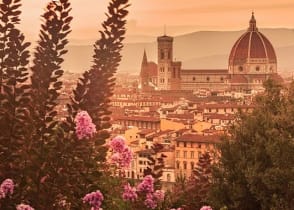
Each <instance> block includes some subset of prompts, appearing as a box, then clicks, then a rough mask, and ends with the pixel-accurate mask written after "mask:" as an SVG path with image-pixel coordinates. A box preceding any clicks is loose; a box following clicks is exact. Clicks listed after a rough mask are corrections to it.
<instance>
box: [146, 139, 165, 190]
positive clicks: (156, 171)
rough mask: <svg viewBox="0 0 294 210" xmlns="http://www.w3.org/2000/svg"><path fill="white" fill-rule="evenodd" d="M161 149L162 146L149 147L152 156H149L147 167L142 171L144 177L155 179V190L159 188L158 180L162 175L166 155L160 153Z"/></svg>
mask: <svg viewBox="0 0 294 210" xmlns="http://www.w3.org/2000/svg"><path fill="white" fill-rule="evenodd" d="M162 149H163V145H162V144H158V143H157V144H154V145H153V146H152V147H151V150H152V151H153V152H154V153H153V154H151V155H149V156H148V157H147V158H148V167H147V168H146V169H144V177H145V176H147V175H151V176H152V177H153V178H154V179H155V183H154V185H155V187H156V188H157V189H160V188H161V185H160V178H161V177H162V174H163V169H164V158H166V155H164V154H163V153H161V151H162Z"/></svg>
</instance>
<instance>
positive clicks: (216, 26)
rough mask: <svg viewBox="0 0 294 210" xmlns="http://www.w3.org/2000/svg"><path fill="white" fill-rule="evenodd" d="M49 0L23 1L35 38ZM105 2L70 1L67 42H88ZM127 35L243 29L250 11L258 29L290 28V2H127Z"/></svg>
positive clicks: (293, 4)
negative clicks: (70, 13)
mask: <svg viewBox="0 0 294 210" xmlns="http://www.w3.org/2000/svg"><path fill="white" fill-rule="evenodd" d="M48 1H49V0H23V1H22V2H23V14H22V28H23V30H24V32H25V33H26V34H27V35H29V36H30V38H31V39H33V40H35V39H36V38H37V33H38V30H39V25H40V14H41V13H42V11H43V8H44V7H45V4H46V2H48ZM107 2H108V0H71V3H72V8H73V11H72V15H73V16H74V20H73V24H72V28H73V32H72V34H71V35H70V36H71V37H70V38H71V39H74V40H76V39H78V40H92V39H95V37H96V36H97V28H98V26H99V22H101V21H102V20H103V19H104V12H105V11H106V7H107ZM130 3H131V4H132V6H131V7H130V14H129V17H128V19H129V27H128V35H152V36H156V35H158V34H161V33H162V31H163V26H164V25H167V32H168V33H169V34H171V35H176V34H182V33H187V32H192V31H199V30H240V29H245V28H247V25H248V21H249V18H250V15H251V11H252V10H254V11H255V14H256V15H255V16H256V19H257V24H258V26H259V27H262V28H269V27H285V28H294V21H293V20H294V12H293V11H294V1H293V0H246V1H245V0H244V1H242V0H131V1H130Z"/></svg>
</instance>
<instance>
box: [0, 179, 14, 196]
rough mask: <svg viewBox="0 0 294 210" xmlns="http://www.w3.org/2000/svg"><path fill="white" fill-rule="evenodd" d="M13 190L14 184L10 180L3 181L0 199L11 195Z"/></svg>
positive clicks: (0, 186) (0, 187)
mask: <svg viewBox="0 0 294 210" xmlns="http://www.w3.org/2000/svg"><path fill="white" fill-rule="evenodd" d="M13 190H14V183H13V181H12V179H5V180H4V181H3V182H2V184H1V185H0V199H1V198H6V196H7V195H8V194H10V195H12V194H13Z"/></svg>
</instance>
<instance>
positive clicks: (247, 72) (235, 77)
mask: <svg viewBox="0 0 294 210" xmlns="http://www.w3.org/2000/svg"><path fill="white" fill-rule="evenodd" d="M157 46H158V60H157V61H158V63H157V64H156V63H154V62H148V60H147V55H146V52H145V51H144V55H143V61H142V65H141V72H140V87H141V90H142V91H151V90H190V91H197V90H199V89H206V90H210V91H215V90H223V91H226V90H235V91H250V90H259V89H261V88H262V84H263V82H264V81H265V80H267V79H274V80H278V81H282V78H281V77H280V75H279V74H278V73H277V57H276V53H275V50H274V48H273V46H272V44H271V43H270V41H269V40H268V39H267V38H266V37H265V36H264V35H263V34H262V33H261V32H259V31H258V28H257V27H256V20H255V17H254V13H252V17H251V19H250V22H249V27H248V29H247V31H246V32H245V33H244V34H243V35H242V36H241V37H240V38H239V39H238V40H237V41H236V43H235V44H234V46H233V48H232V50H231V53H230V56H229V61H228V68H227V69H182V63H181V62H180V61H174V59H173V37H170V36H167V35H164V36H160V37H158V38H157Z"/></svg>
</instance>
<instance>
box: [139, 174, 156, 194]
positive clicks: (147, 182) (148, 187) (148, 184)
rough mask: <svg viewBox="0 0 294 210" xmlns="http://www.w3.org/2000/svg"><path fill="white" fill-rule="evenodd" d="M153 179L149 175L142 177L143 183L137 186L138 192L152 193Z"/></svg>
mask: <svg viewBox="0 0 294 210" xmlns="http://www.w3.org/2000/svg"><path fill="white" fill-rule="evenodd" d="M153 185H154V179H153V177H152V176H151V175H147V176H145V177H144V179H143V181H142V182H141V183H140V184H139V185H138V187H137V188H138V191H139V192H145V193H152V192H153V191H154V186H153Z"/></svg>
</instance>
